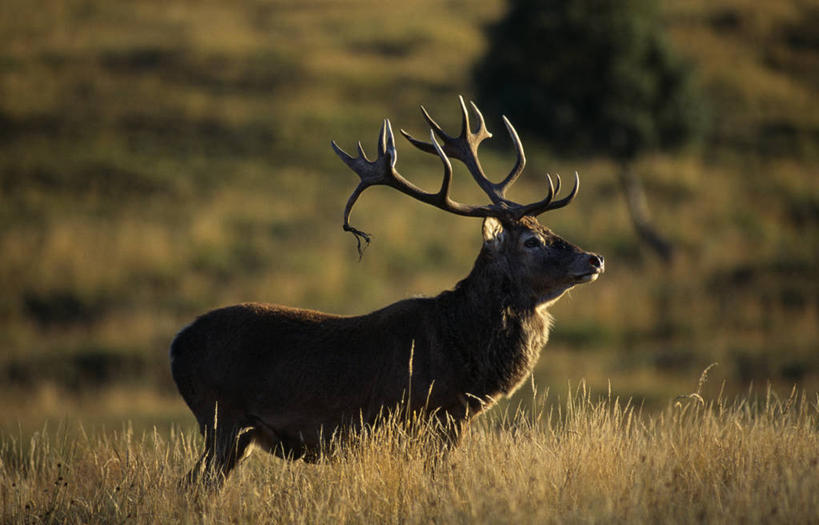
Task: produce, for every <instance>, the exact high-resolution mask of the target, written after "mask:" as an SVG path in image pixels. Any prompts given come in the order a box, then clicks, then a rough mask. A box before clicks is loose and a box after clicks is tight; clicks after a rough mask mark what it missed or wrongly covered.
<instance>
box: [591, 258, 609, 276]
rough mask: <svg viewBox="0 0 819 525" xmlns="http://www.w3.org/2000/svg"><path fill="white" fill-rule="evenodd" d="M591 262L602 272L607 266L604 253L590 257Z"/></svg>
mask: <svg viewBox="0 0 819 525" xmlns="http://www.w3.org/2000/svg"><path fill="white" fill-rule="evenodd" d="M589 264H590V265H592V267H593V268H597V269H598V270H600V271H601V272H602V271H603V269H604V268H605V267H606V260H605V259H604V258H603V256H602V255H597V254H594V255H591V256H590V257H589Z"/></svg>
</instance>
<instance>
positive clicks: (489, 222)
mask: <svg viewBox="0 0 819 525" xmlns="http://www.w3.org/2000/svg"><path fill="white" fill-rule="evenodd" d="M505 236H506V231H505V230H504V229H503V224H501V221H499V220H498V219H496V218H495V217H486V218H485V219H484V220H483V242H484V244H486V245H487V246H490V247H493V248H494V247H497V246H499V245H500V243H501V242H503V239H504V237H505Z"/></svg>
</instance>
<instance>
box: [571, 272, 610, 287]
mask: <svg viewBox="0 0 819 525" xmlns="http://www.w3.org/2000/svg"><path fill="white" fill-rule="evenodd" d="M601 273H603V271H602V270H593V271H591V272H587V273H582V274H580V275H575V276H574V282H575V284H581V283H590V282H592V281H596V280H597V278H598V277H600V274H601Z"/></svg>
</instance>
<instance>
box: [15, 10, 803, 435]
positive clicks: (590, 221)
mask: <svg viewBox="0 0 819 525" xmlns="http://www.w3.org/2000/svg"><path fill="white" fill-rule="evenodd" d="M661 6H662V9H661V12H660V13H661V14H660V18H659V20H658V22H657V23H659V24H662V26H663V29H664V31H666V35H667V39H668V41H669V42H670V44H671V45H672V46H673V49H674V50H675V53H676V54H677V55H679V56H680V57H682V59H684V60H686V61H687V62H688V63H689V64H690V66H691V68H692V71H693V74H694V78H695V79H696V82H697V86H698V89H700V90H701V92H702V94H703V97H704V99H705V100H707V101H708V107H709V117H708V124H709V126H708V132H707V134H706V135H704V137H703V138H702V140H700V142H699V144H698V145H696V146H693V147H689V148H686V149H683V150H680V151H677V152H674V153H650V154H644V155H641V156H640V157H639V158H637V159H635V160H634V161H633V162H632V163H631V169H632V170H633V171H634V173H636V174H637V175H639V177H640V178H641V180H642V181H643V184H644V188H645V195H646V198H647V201H648V206H649V208H650V210H651V214H652V220H653V224H654V225H655V226H656V227H657V228H658V229H659V230H660V231H662V232H663V234H664V235H665V236H666V237H667V238H668V239H669V241H670V242H672V243H673V245H674V246H675V254H676V255H675V258H674V262H673V264H670V263H666V262H663V261H662V260H660V259H658V258H656V257H653V256H652V254H651V253H650V252H649V251H648V250H646V249H645V248H643V247H642V246H641V244H640V242H639V240H638V238H637V235H636V234H635V232H634V230H633V227H632V225H631V220H630V218H629V212H628V209H627V206H626V203H625V201H624V199H623V198H622V196H621V194H620V190H619V183H618V178H617V172H618V169H619V166H618V161H617V159H612V158H609V157H608V156H607V155H606V154H605V152H604V151H599V152H596V153H595V152H592V153H590V154H589V153H584V154H582V155H581V154H577V153H569V152H566V151H565V150H562V149H561V148H556V147H550V146H549V145H548V144H547V143H546V142H544V141H543V139H542V138H540V137H538V136H536V135H535V134H533V133H528V132H523V133H522V140H523V143H524V146H525V148H526V152H527V157H528V160H529V162H528V168H527V172H526V173H525V174H524V176H523V177H522V179H521V181H520V182H519V183H518V184H517V186H516V188H514V190H513V193H514V195H513V198H515V197H517V198H519V199H521V200H533V199H534V198H535V197H537V198H539V196H540V195H541V194H542V192H543V178H542V173H543V172H545V171H550V172H552V173H555V172H559V173H564V174H570V173H572V172H573V171H575V170H577V171H578V172H579V173H580V176H581V182H582V189H581V192H580V195H579V197H578V199H576V201H575V202H574V203H573V204H572V205H571V206H569V207H567V208H565V209H564V210H561V211H559V212H554V213H551V214H548V215H544V216H543V217H542V219H541V220H542V222H544V223H546V224H548V225H549V226H550V227H551V228H552V229H554V230H556V231H557V232H559V233H560V234H561V235H563V236H565V237H566V238H568V239H570V240H571V241H573V242H575V243H577V244H579V245H580V246H582V247H584V248H586V249H588V250H593V251H596V252H598V253H602V254H604V255H605V256H606V265H607V272H606V274H605V275H604V276H603V278H601V279H600V280H599V281H598V282H596V283H594V284H592V285H590V286H586V287H581V288H579V289H577V290H576V291H574V292H572V293H571V295H570V296H569V297H566V298H564V299H563V300H562V301H561V303H559V304H558V305H557V306H556V307H555V308H554V309H553V313H554V315H555V317H556V319H557V323H556V328H555V330H554V332H553V336H552V340H551V342H550V344H549V345H548V346H547V348H546V350H545V351H544V353H543V356H542V358H541V361H540V363H539V365H538V368H537V370H536V381H537V383H538V384H539V385H541V387H545V386H551V387H560V388H562V387H563V386H564V385H565V384H566V381H567V380H569V381H572V382H576V381H578V380H579V379H581V378H586V379H587V381H588V383H589V384H590V386H591V387H592V388H593V389H600V390H605V389H606V388H607V383H608V381H609V380H611V383H612V385H613V387H614V389H615V391H617V392H618V393H619V394H620V395H621V396H624V397H627V396H633V397H634V399H635V400H637V401H638V402H640V403H645V405H646V406H647V407H653V406H662V405H664V404H665V403H667V402H668V400H669V398H671V397H673V396H675V395H678V394H681V393H686V392H688V391H689V390H690V386H691V383H692V378H696V377H698V375H699V372H700V371H701V370H702V369H704V368H705V367H706V366H708V365H709V364H710V363H712V362H719V363H720V366H719V367H718V368H717V369H715V370H713V371H712V383H711V386H710V388H714V389H718V388H720V382H721V381H723V380H724V381H725V384H726V387H725V388H726V390H727V391H728V392H729V393H730V392H736V391H744V390H747V389H748V388H749V385H751V384H754V385H758V386H759V387H760V388H762V389H764V385H765V384H766V382H768V381H770V382H771V383H772V384H773V385H774V386H775V387H776V388H780V389H784V390H789V389H790V387H791V386H792V385H794V384H796V385H798V386H799V387H800V388H802V389H804V390H806V391H807V392H809V393H815V392H817V391H818V390H819V277H817V264H818V263H819V104H817V102H818V101H819V97H817V95H818V94H819V3H817V2H816V1H815V0H787V1H782V2H751V1H749V0H711V1H708V2H706V1H704V0H703V1H701V0H685V1H682V0H666V1H665V2H662V3H661ZM507 9H508V6H507V4H506V3H505V2H502V1H499V0H492V1H486V2H466V1H449V2H437V1H431V0H419V1H414V2H400V3H399V2H374V1H350V2H331V1H323V0H317V1H265V2H262V1H250V0H245V1H240V2H215V1H205V2H199V1H197V2H186V1H177V0H165V1H162V2H156V1H140V2H127V1H101V0H71V1H56V0H54V1H49V0H37V1H34V2H32V1H28V0H26V1H23V0H4V2H3V4H2V7H0V289H2V292H1V293H0V348H2V351H1V352H0V414H2V415H0V428H3V429H9V428H16V427H17V426H18V425H20V426H22V427H23V428H33V427H36V426H37V425H40V424H41V423H42V421H43V420H45V419H46V418H60V417H79V418H81V419H83V420H84V421H89V422H92V423H108V422H110V423H113V422H118V421H122V420H125V419H131V420H134V421H135V422H137V424H139V423H140V422H144V423H145V424H155V423H159V424H163V423H170V422H176V421H181V422H183V423H184V424H191V423H192V418H190V417H189V416H187V415H186V408H185V407H184V404H183V402H182V400H181V399H180V398H179V397H178V396H177V394H176V390H175V387H174V385H173V383H172V380H171V378H170V374H169V371H168V362H167V348H168V345H169V343H170V340H171V339H172V337H173V336H174V334H175V333H176V331H178V330H179V329H180V328H181V327H182V326H184V325H185V324H186V323H188V322H190V321H191V320H192V319H193V318H194V317H195V316H196V315H198V314H200V313H203V312H204V311H207V310H209V309H211V308H215V307H218V306H222V305H227V304H232V303H237V302H243V301H266V302H275V303H283V304H289V305H297V306H302V307H308V308H315V309H320V310H326V311H332V312H336V313H344V314H358V313H365V312H367V311H370V310H372V309H374V308H377V307H380V306H383V305H386V304H388V303H390V302H393V301H396V300H399V299H401V298H404V297H407V296H410V295H415V294H424V295H434V294H436V293H438V292H439V291H441V290H443V289H445V288H449V287H451V286H453V285H454V284H455V283H456V282H457V281H458V280H459V279H460V278H462V277H464V276H465V275H466V273H467V272H468V271H469V269H470V268H471V264H472V261H473V259H474V257H475V256H476V254H477V252H478V250H479V246H480V230H479V228H480V223H479V221H477V220H472V219H464V218H458V217H454V216H448V215H443V214H442V212H440V211H438V210H436V209H434V208H432V207H429V206H423V205H421V204H419V203H417V202H414V201H412V200H410V199H408V198H406V197H405V196H402V195H399V194H398V193H397V192H394V191H391V190H389V189H381V188H378V189H372V190H370V191H368V192H367V195H366V196H364V197H363V198H362V199H361V201H360V202H359V203H358V204H357V205H356V209H355V211H354V214H353V217H352V221H353V224H354V225H356V226H358V227H359V228H361V229H363V230H365V231H368V232H371V233H372V234H373V238H374V240H373V244H372V245H371V246H370V248H369V250H368V251H367V252H366V254H365V256H364V258H363V259H362V260H361V261H360V262H359V261H358V257H357V253H356V248H355V241H354V239H353V238H352V236H350V235H349V234H347V233H344V232H343V231H342V230H341V223H342V220H341V219H342V211H343V207H344V203H345V202H346V199H347V197H348V195H349V194H350V192H351V191H352V189H353V188H354V187H355V184H356V178H355V175H354V174H353V173H352V172H350V171H349V170H348V169H347V168H346V167H345V166H344V165H343V164H342V163H341V162H339V160H338V159H337V158H336V157H335V155H334V154H333V152H332V150H331V149H330V147H329V143H330V140H331V139H335V140H336V141H337V142H338V143H339V144H340V145H341V146H342V147H344V148H346V149H348V150H350V149H351V148H352V147H353V145H354V144H355V141H357V140H362V142H363V144H364V146H365V149H368V150H374V144H375V138H376V134H377V132H378V128H379V126H380V123H381V119H382V118H384V117H389V118H390V119H391V120H392V122H393V125H394V126H395V127H397V128H404V129H407V130H408V131H410V132H411V133H413V134H415V135H419V134H422V133H425V126H424V123H423V120H422V119H421V116H420V112H419V111H418V105H419V104H422V103H423V104H424V105H425V106H426V107H427V108H428V109H429V110H430V112H431V113H432V114H433V116H435V117H436V118H437V119H438V120H439V122H441V124H442V125H443V126H444V127H445V128H447V129H452V130H457V126H458V125H459V116H458V111H459V109H458V105H457V95H458V94H463V95H464V96H465V97H466V98H467V99H472V98H475V93H477V92H478V89H477V87H476V86H475V84H474V80H473V79H474V76H473V72H474V71H475V67H476V64H478V63H479V62H480V61H481V60H482V59H483V57H484V56H485V55H486V53H487V50H488V46H489V36H488V35H489V28H491V27H493V26H495V25H496V24H497V23H498V22H499V20H501V19H502V18H503V17H504V16H505V14H506V12H507ZM547 51H548V50H545V49H544V52H547ZM562 81H563V82H564V83H565V85H566V86H568V87H570V88H571V86H572V82H573V81H574V79H572V78H564V79H562ZM484 102H486V103H485V104H484ZM476 103H477V104H478V105H479V106H481V107H483V106H486V107H492V106H493V104H494V101H483V100H481V99H479V98H478V99H476ZM485 114H486V117H487V122H488V125H489V128H490V130H491V131H493V132H494V133H495V139H493V140H491V141H489V143H488V144H487V145H485V146H484V148H483V149H482V151H481V158H482V160H483V162H484V165H485V167H486V169H487V171H488V173H490V174H496V175H495V176H496V177H499V176H500V175H501V174H505V173H506V172H507V171H508V170H509V169H510V167H511V165H512V163H513V162H514V153H513V151H512V148H511V143H510V141H509V139H508V138H507V137H506V136H505V132H504V131H503V125H502V124H501V122H500V115H499V114H498V113H497V112H496V111H494V110H493V111H486V112H485ZM513 122H514V120H513ZM398 147H399V152H400V159H399V168H400V170H401V172H402V173H403V174H405V175H406V176H407V177H408V178H411V179H413V180H414V181H417V182H418V183H419V184H420V185H422V186H424V187H427V188H433V187H436V186H437V184H438V181H439V179H440V175H441V172H440V162H439V161H438V160H436V159H435V158H433V157H430V156H428V155H424V154H423V153H420V152H417V151H415V150H414V149H413V148H411V147H410V145H409V144H408V143H405V142H400V143H399V144H398ZM473 186H474V184H473V183H472V182H471V179H469V177H468V176H467V175H466V173H465V170H459V167H457V166H456V180H455V186H454V190H453V191H454V193H455V195H456V198H458V200H464V201H473V202H477V201H479V200H480V199H481V196H480V193H479V192H478V191H476V189H475V188H474V187H473ZM713 378H717V379H716V380H713Z"/></svg>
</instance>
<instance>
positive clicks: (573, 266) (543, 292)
mask: <svg viewBox="0 0 819 525" xmlns="http://www.w3.org/2000/svg"><path fill="white" fill-rule="evenodd" d="M459 100H460V106H461V132H460V135H458V136H450V135H448V134H447V133H446V132H445V131H444V130H443V129H442V128H441V126H439V125H438V123H437V122H436V121H435V120H433V118H432V117H431V116H430V115H429V113H428V112H427V110H426V109H425V108H424V107H423V106H421V112H422V114H423V117H424V119H425V121H426V122H427V124H428V125H429V127H430V135H429V136H430V141H429V142H426V141H422V140H418V139H416V138H414V137H413V136H412V135H410V134H409V133H407V132H406V131H404V130H401V133H402V134H403V135H404V137H405V138H406V139H407V140H408V141H409V142H410V143H411V144H412V145H414V146H415V147H417V148H418V149H420V150H421V151H423V152H426V153H431V154H433V155H435V156H437V157H438V158H439V159H440V161H441V163H442V165H443V179H442V182H441V186H440V189H439V190H438V191H437V192H434V193H429V192H425V191H423V190H422V189H420V188H419V187H417V186H416V185H415V184H413V183H412V182H410V181H409V180H407V179H405V178H404V177H403V176H402V175H401V174H400V173H399V172H398V171H397V170H396V162H397V152H396V147H395V139H394V136H393V132H392V127H391V124H390V121H389V119H385V120H384V121H383V124H382V126H381V131H380V134H379V137H378V145H377V150H378V151H377V157H376V158H375V159H374V160H370V159H369V158H368V157H367V155H366V154H365V153H364V149H363V148H362V146H361V142H359V143H358V155H357V156H356V157H353V156H351V155H349V154H347V153H346V152H345V151H344V150H342V149H341V148H340V147H339V146H338V145H337V144H336V143H335V141H333V142H331V146H332V148H333V150H334V151H335V153H336V154H337V155H338V156H339V158H340V159H341V160H342V161H343V162H344V163H345V164H346V165H347V166H348V167H349V168H350V169H352V171H353V172H355V173H356V174H357V175H358V177H359V178H360V182H359V184H358V186H357V187H356V188H355V189H354V191H353V193H352V194H351V195H350V197H349V199H348V201H347V204H346V207H345V209H344V223H343V229H344V230H345V231H348V232H351V233H353V234H354V235H355V237H356V240H357V241H358V249H359V256H360V255H361V249H362V247H361V242H362V241H363V242H364V243H365V246H366V244H368V243H369V241H370V236H369V234H367V233H365V232H363V231H361V230H358V229H356V228H354V227H353V226H351V225H350V213H351V211H352V208H353V205H354V204H355V202H356V200H357V199H358V198H359V196H360V195H361V194H362V192H363V191H364V190H366V189H367V188H369V187H370V186H375V185H385V186H389V187H391V188H394V189H396V190H398V191H399V192H401V193H403V194H406V195H408V196H409V197H411V198H413V199H415V200H418V201H421V202H423V203H426V204H429V205H432V206H435V207H436V208H439V209H441V210H443V211H445V212H449V213H452V214H455V215H460V216H466V217H480V218H482V219H483V222H482V235H483V240H482V245H481V249H480V252H479V253H478V256H477V259H476V260H475V263H474V265H473V267H472V270H471V271H470V272H469V274H468V275H467V276H466V277H465V278H464V279H462V280H461V281H460V282H458V283H457V284H456V285H455V286H454V288H453V289H451V290H447V291H444V292H442V293H440V294H439V295H437V296H435V297H415V298H410V299H405V300H402V301H398V302H396V303H394V304H391V305H389V306H386V307H384V308H381V309H378V310H375V311H373V312H371V313H368V314H365V315H358V316H341V315H334V314H329V313H322V312H319V311H314V310H307V309H300V308H293V307H288V306H280V305H273V304H262V303H246V304H239V305H235V306H228V307H224V308H220V309H216V310H213V311H210V312H208V313H206V314H204V315H202V316H200V317H199V318H197V319H196V320H195V321H194V322H193V323H191V324H190V325H188V326H187V327H185V328H183V329H182V330H181V331H180V332H179V333H178V334H177V335H176V337H175V338H174V340H173V342H172V344H171V347H170V361H171V372H172V375H173V379H174V381H175V382H176V385H177V386H178V389H179V392H180V394H181V395H182V397H183V399H184V400H185V402H186V403H187V405H188V407H189V408H190V410H191V411H192V412H193V414H194V416H195V417H196V420H197V422H198V424H199V430H200V432H201V433H202V434H203V435H204V436H205V445H204V452H203V453H202V456H201V457H200V458H199V460H198V461H197V463H196V465H195V466H194V467H193V468H192V469H191V471H190V472H189V473H188V475H187V476H186V478H185V480H186V481H187V483H194V482H196V481H197V480H198V479H203V480H209V482H210V483H213V484H215V485H217V486H218V485H221V483H222V482H223V481H224V480H225V479H226V478H227V476H228V475H229V474H230V472H231V471H232V470H233V469H234V468H235V467H236V465H237V464H238V463H239V462H241V461H242V460H243V459H244V458H246V457H247V456H248V455H249V454H250V452H251V451H252V450H253V449H254V448H260V449H262V450H264V451H267V452H269V453H271V454H274V455H276V456H279V457H281V458H285V459H302V460H304V461H305V462H317V461H319V460H320V459H321V457H322V450H324V449H323V446H324V445H325V441H326V439H327V437H328V436H330V435H333V434H334V433H335V432H337V431H339V430H343V429H347V430H352V431H355V430H361V429H362V428H363V427H366V426H367V425H375V424H378V421H379V415H380V414H383V411H384V410H385V408H387V409H389V408H390V407H395V406H399V405H402V404H403V405H402V406H406V408H407V409H408V410H409V411H413V413H415V412H417V413H422V412H423V413H424V414H426V416H425V417H427V418H429V419H430V420H432V421H433V422H435V423H436V424H435V425H434V426H433V428H435V429H436V430H435V432H436V433H438V434H439V435H440V438H441V439H440V442H441V443H442V444H443V447H442V448H444V449H449V448H451V447H454V446H456V445H457V444H458V442H459V441H460V438H461V436H462V435H463V432H464V429H465V428H467V425H468V423H469V422H470V421H471V420H472V419H473V418H475V417H476V416H478V415H480V414H481V413H483V412H485V411H486V410H488V409H489V408H490V407H491V406H492V405H493V404H495V403H496V402H497V400H499V399H501V398H502V397H504V396H509V395H511V394H512V393H513V392H515V390H516V389H517V388H518V387H519V386H520V385H521V383H523V382H524V381H525V379H526V378H527V377H528V376H529V375H530V374H531V373H532V370H533V368H534V366H535V364H536V362H537V361H538V358H539V355H540V353H541V349H542V348H543V347H544V345H545V344H546V342H547V340H548V336H549V329H550V327H551V324H552V318H551V316H550V315H549V313H548V309H549V307H550V306H551V305H553V304H554V303H555V302H556V301H557V300H558V299H559V298H560V297H561V296H563V295H564V294H565V293H566V292H567V291H568V290H569V289H571V288H572V287H574V286H576V285H578V284H581V283H588V282H592V281H594V280H596V279H597V278H598V277H599V276H600V275H601V274H602V273H603V271H604V259H603V257H602V256H600V255H597V254H595V253H591V252H587V251H584V250H582V249H580V248H578V247H577V246H574V245H572V244H570V243H569V242H567V241H565V240H563V239H562V238H560V237H559V236H558V235H556V234H555V233H553V232H552V231H551V230H549V229H548V228H547V227H545V226H543V225H541V224H540V223H539V222H538V220H537V218H536V217H537V216H538V215H540V214H542V213H544V212H546V211H551V210H555V209H558V208H562V207H564V206H566V205H567V204H569V203H570V202H571V201H572V200H573V199H574V198H575V196H576V195H577V192H578V189H579V186H580V182H579V177H578V175H577V173H576V172H575V180H574V187H573V188H572V190H571V191H570V192H569V194H568V195H567V196H565V197H563V198H561V199H556V198H555V197H556V196H557V194H558V193H559V191H560V177H559V176H557V178H556V183H555V182H553V180H552V178H551V176H550V175H549V174H547V175H546V186H547V188H546V195H545V197H543V198H542V199H541V200H539V201H536V202H533V203H530V204H519V203H517V202H514V201H512V200H510V199H508V198H507V197H506V192H507V190H508V189H509V187H510V186H511V185H512V184H514V183H515V181H516V180H517V179H518V178H519V177H520V175H521V174H522V173H523V170H524V167H525V165H526V157H525V155H524V150H523V146H522V144H521V141H520V138H519V137H518V134H517V132H516V130H515V128H514V127H513V126H512V124H511V123H510V122H509V120H508V119H507V118H506V116H503V122H504V124H505V126H506V128H507V131H508V133H509V135H510V137H511V139H512V142H513V144H514V147H515V150H516V157H517V159H516V161H515V164H514V166H513V168H512V170H511V171H510V172H509V174H508V175H506V177H505V178H503V179H502V180H501V182H498V183H494V182H492V181H491V180H490V179H489V178H487V176H486V175H485V173H484V170H483V168H482V166H481V163H480V161H479V159H478V146H479V145H480V144H481V142H483V141H484V140H485V139H487V138H490V137H491V136H492V134H491V133H490V132H489V131H488V130H487V128H486V124H485V122H484V118H483V115H482V114H481V112H480V110H479V109H478V107H477V106H476V105H475V104H474V102H470V105H471V109H472V113H473V114H474V116H475V117H476V119H477V124H478V125H477V129H473V128H474V127H473V126H472V124H471V123H470V115H469V112H468V111H467V107H466V105H465V103H464V99H463V97H459ZM436 137H437V138H436ZM439 141H440V143H439ZM450 158H454V159H457V160H459V161H461V162H462V163H463V164H464V165H465V166H466V168H467V170H468V171H469V173H470V174H471V176H472V178H473V179H474V180H475V182H476V183H477V184H478V186H479V187H480V188H481V189H482V190H483V192H484V193H485V194H486V195H487V197H488V198H489V200H490V202H489V203H488V204H484V205H469V204H463V203H460V202H457V201H455V200H453V199H452V198H451V197H450V186H451V181H452V164H451V162H450V160H449V159H450ZM408 372H409V373H408Z"/></svg>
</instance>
